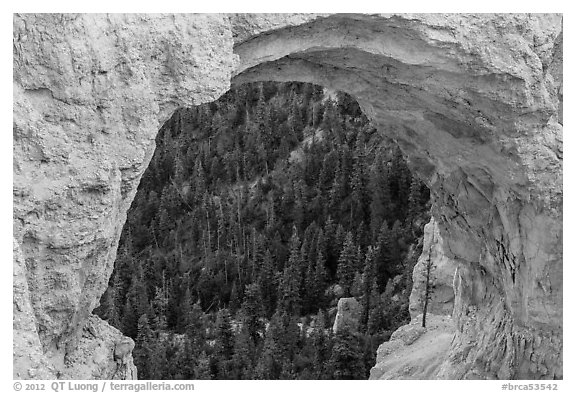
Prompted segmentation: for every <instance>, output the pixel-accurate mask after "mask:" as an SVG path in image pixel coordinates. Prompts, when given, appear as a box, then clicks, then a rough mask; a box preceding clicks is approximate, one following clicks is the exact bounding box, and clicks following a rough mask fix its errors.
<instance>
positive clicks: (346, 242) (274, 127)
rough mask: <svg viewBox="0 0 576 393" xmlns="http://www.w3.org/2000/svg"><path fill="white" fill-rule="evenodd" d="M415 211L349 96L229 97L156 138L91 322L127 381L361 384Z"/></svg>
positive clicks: (383, 333)
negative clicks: (102, 329) (129, 371)
mask: <svg viewBox="0 0 576 393" xmlns="http://www.w3.org/2000/svg"><path fill="white" fill-rule="evenodd" d="M428 201H429V192H428V189H427V188H426V187H425V186H424V184H423V183H422V182H421V181H420V180H419V179H417V178H415V177H414V176H413V175H412V174H411V173H410V171H409V169H408V167H407V165H406V162H405V161H404V158H403V156H402V154H401V152H400V150H399V149H398V147H397V146H396V144H395V143H394V142H393V141H392V140H390V139H388V138H386V137H384V136H383V135H382V134H381V133H379V132H377V131H376V130H375V129H374V127H373V126H372V125H371V123H370V122H369V121H368V119H367V118H366V117H365V116H364V114H363V113H362V112H361V110H360V108H359V106H358V104H357V103H356V102H355V101H354V100H353V99H352V98H351V97H350V96H349V95H347V94H344V93H341V92H335V91H330V90H328V89H325V88H322V87H320V86H317V85H312V84H307V83H295V82H292V83H276V82H266V83H250V84H245V85H239V86H236V87H234V88H232V89H231V90H230V91H228V92H227V93H225V94H224V95H223V96H222V97H220V98H219V99H218V100H216V101H214V102H212V103H209V104H202V105H200V106H197V107H192V108H188V109H180V110H178V111H176V112H175V114H174V115H173V116H172V117H171V118H170V119H169V120H168V121H167V122H166V123H165V124H164V126H163V127H162V128H161V130H160V132H159V133H158V135H157V137H156V150H155V153H154V155H153V157H152V160H151V162H150V164H149V165H148V168H147V170H146V171H145V173H144V175H143V177H142V180H141V181H140V184H139V187H138V191H137V193H136V196H135V198H134V201H133V202H132V205H131V208H130V209H129V211H128V214H127V220H126V224H125V226H124V228H123V231H122V236H121V238H120V242H119V251H118V254H117V258H116V261H115V266H114V271H113V273H112V276H111V278H110V282H109V285H108V288H107V290H106V292H105V293H104V295H103V297H102V299H101V300H100V306H99V307H98V308H97V309H96V310H95V313H96V314H97V315H98V316H99V317H101V318H102V319H103V320H105V321H107V322H108V323H110V324H111V325H112V326H114V327H116V328H118V329H119V330H121V331H122V333H123V334H125V335H127V336H129V337H131V338H132V339H134V341H135V343H136V347H135V349H134V352H133V353H134V359H135V365H136V366H137V368H138V375H139V378H142V379H151V378H152V379H174V378H176V379H204V378H208V379H212V378H214V379H230V378H232V379H236V378H240V379H252V378H258V379H260V378H265V379H286V378H290V375H292V377H294V378H297V379H309V378H313V379H334V378H337V379H338V378H346V379H367V378H368V376H369V372H370V369H371V368H372V367H374V365H375V358H376V350H377V348H378V346H379V344H381V343H382V342H384V341H386V340H388V339H389V337H390V334H391V333H392V332H393V331H394V330H396V329H397V328H398V327H400V326H401V325H403V324H406V323H408V322H409V320H410V316H409V310H408V306H409V303H410V300H409V297H410V294H411V291H410V288H411V286H412V271H413V268H414V265H415V264H416V262H417V259H418V257H419V254H420V251H421V250H422V238H423V229H424V225H425V224H426V223H427V222H428V221H429V208H430V206H429V202H428ZM418 295H420V294H418ZM343 304H347V305H349V304H352V306H354V307H352V311H353V312H352V311H349V312H348V313H346V312H344V311H343V310H341V308H342V307H343V306H342V305H343ZM420 311H421V310H420ZM294 329H296V331H300V333H299V335H301V336H302V337H301V338H298V337H292V336H293V333H294V332H293V331H292V330H294ZM332 331H334V333H331V332H332ZM224 333H226V334H227V336H225V335H224ZM245 335H247V336H245ZM285 335H287V336H290V337H292V339H291V340H288V341H286V338H285V337H284V336H285ZM226 337H228V340H229V341H230V340H231V342H228V344H233V346H234V348H229V350H230V351H231V353H230V354H228V355H226V353H223V352H222V351H221V349H222V348H221V345H224V344H226V342H225V341H226V340H224V338H226ZM313 343H315V344H313ZM242 345H244V346H246V345H247V348H250V351H249V352H248V353H246V354H245V359H244V362H240V361H239V359H238V357H239V356H240V355H241V354H242V353H243V352H241V351H242V348H244V347H243V346H242ZM340 346H343V348H346V350H347V351H349V352H350V353H351V354H352V356H353V359H352V358H349V359H347V360H346V361H345V359H344V358H340V357H342V356H344V352H342V353H341V352H339V351H343V350H342V349H341V347H340ZM166 348H172V350H170V351H169V352H166ZM270 351H272V352H270ZM232 352H233V353H234V355H232ZM269 352H270V353H269ZM271 353H274V357H275V358H277V359H276V360H274V361H273V362H272V360H269V359H268V358H267V356H269V355H270V354H271ZM321 354H322V355H321ZM320 355H321V356H323V359H324V360H322V359H319V358H317V356H320ZM227 356H228V357H227ZM230 356H231V357H230ZM158 358H161V359H164V360H165V364H164V365H163V366H159V365H158V360H157V359H158ZM198 359H202V361H200V360H198ZM267 359H268V360H267ZM281 359H284V360H281ZM202 362H208V363H209V364H210V369H209V370H206V369H205V365H204V363H202ZM181 363H190V367H188V368H187V369H185V370H183V369H180V368H179V366H178V364H181ZM201 363H202V364H201ZM328 364H329V365H330V366H327V365H328ZM284 369H290V370H292V371H291V374H290V375H288V374H285V373H281V372H280V370H284Z"/></svg>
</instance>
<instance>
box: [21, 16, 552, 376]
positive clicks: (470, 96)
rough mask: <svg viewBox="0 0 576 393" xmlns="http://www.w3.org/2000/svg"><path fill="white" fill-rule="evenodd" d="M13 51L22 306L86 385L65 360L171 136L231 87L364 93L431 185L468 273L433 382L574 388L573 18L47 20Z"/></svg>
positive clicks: (28, 21)
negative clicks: (175, 120)
mask: <svg viewBox="0 0 576 393" xmlns="http://www.w3.org/2000/svg"><path fill="white" fill-rule="evenodd" d="M13 40H14V46H13V47H14V49H13V50H14V81H13V82H14V83H13V86H14V126H13V140H14V234H15V239H16V243H17V246H18V248H19V249H20V250H21V252H22V256H23V260H24V261H25V263H24V264H22V269H21V270H18V271H16V270H15V272H16V273H18V274H17V276H18V277H17V278H18V279H16V278H15V292H16V290H17V289H16V284H17V283H21V284H22V285H20V286H19V287H18V288H20V289H18V290H21V295H22V298H23V299H26V301H28V302H29V304H30V307H31V310H33V312H32V314H33V315H32V314H29V315H30V316H31V318H32V321H33V323H34V326H35V327H36V329H35V331H30V332H29V333H30V334H31V335H32V336H33V335H34V334H37V335H38V342H39V343H40V346H41V349H40V350H41V352H43V353H44V354H45V356H46V358H47V359H48V362H52V364H54V365H56V366H55V367H56V368H59V370H60V369H62V368H63V367H64V368H65V369H66V370H68V371H66V370H64V371H66V372H70V370H74V369H75V367H76V366H75V365H74V362H72V363H70V362H68V363H67V364H65V365H64V366H60V364H61V363H59V362H58V361H56V360H55V359H63V358H67V359H75V357H74V352H75V351H77V348H78V343H79V341H80V339H81V336H82V331H83V329H84V327H85V326H86V325H87V323H88V315H89V314H90V312H91V310H92V309H93V308H94V307H95V305H96V303H97V302H98V299H99V297H100V295H101V293H102V292H103V291H104V289H105V286H106V281H107V279H108V277H109V275H110V273H111V270H112V263H113V261H114V258H115V253H116V247H117V242H118V238H119V235H120V231H121V228H122V225H123V223H124V221H125V218H126V211H127V209H128V207H129V205H130V203H131V201H132V199H133V197H134V193H135V191H136V187H137V185H138V182H139V180H140V177H141V175H142V173H143V171H144V170H145V168H146V166H147V164H148V162H149V160H150V158H151V155H152V153H153V149H154V136H155V134H156V132H157V131H158V129H159V128H160V126H161V124H162V123H163V122H164V121H165V120H166V119H167V118H168V117H169V116H170V114H171V113H172V112H173V111H174V109H175V108H177V107H179V106H186V105H195V104H199V103H201V102H207V101H210V100H213V99H215V98H216V97H217V96H219V95H220V94H222V93H223V92H224V91H225V90H226V89H227V88H228V86H229V83H230V79H231V78H232V82H233V83H243V82H246V81H255V80H300V81H306V82H314V83H318V84H322V85H325V86H326V87H329V88H331V89H339V90H344V91H346V92H348V93H350V94H352V95H353V96H355V97H356V98H357V99H358V101H359V103H360V104H361V106H362V108H363V110H364V111H365V113H366V114H367V115H368V116H369V117H370V118H371V119H372V120H373V121H374V122H375V124H376V125H377V126H378V128H379V130H381V131H382V132H385V133H387V134H389V135H390V136H392V137H393V138H395V139H397V140H398V142H399V143H400V146H401V148H402V149H403V151H404V152H405V153H406V154H407V155H408V156H409V159H410V163H411V166H412V168H413V169H414V170H415V171H416V172H417V173H418V174H419V176H421V178H422V179H423V180H424V181H425V182H426V183H427V184H428V185H429V186H430V188H431V193H432V198H433V202H434V208H433V215H434V217H435V218H436V220H437V222H438V227H439V231H440V233H441V234H442V237H443V239H444V245H445V252H446V254H447V255H448V256H449V257H451V258H454V259H457V260H458V261H460V262H461V263H462V268H460V269H459V270H458V275H457V279H456V284H457V285H456V295H455V310H454V319H455V324H456V339H455V340H454V342H453V343H452V344H451V347H450V349H449V352H448V360H447V361H446V362H445V364H444V365H443V367H442V368H441V369H439V370H437V371H435V372H434V373H433V375H432V374H431V377H442V378H560V377H562V361H561V356H559V354H560V355H561V352H562V330H561V329H562V297H561V296H562V154H563V150H562V97H563V94H562V86H563V82H562V16H561V15H539V14H531V15H513V14H506V15H488V14H486V15H439V14H434V15H370V16H367V15H333V16H315V15H153V16H151V15H33V14H32V15H15V16H14V37H13ZM22 278H23V279H22ZM24 281H25V284H26V285H23V284H24ZM15 301H16V300H15ZM15 330H16V328H15ZM35 332H36V333H35ZM27 334H28V333H27ZM35 340H36V339H34V340H33V341H35ZM495 344H496V345H495ZM18 351H19V354H20V355H24V356H25V355H26V354H25V352H26V349H21V348H20V347H19V348H18ZM15 352H16V345H15ZM16 356H17V355H16V354H15V364H16ZM21 371H22V372H21V373H20V374H18V377H19V378H34V376H31V375H30V374H29V373H28V371H27V370H21ZM57 371H58V370H57ZM60 372H62V371H60ZM16 373H17V370H16V368H15V375H16Z"/></svg>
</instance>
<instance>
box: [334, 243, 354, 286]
mask: <svg viewBox="0 0 576 393" xmlns="http://www.w3.org/2000/svg"><path fill="white" fill-rule="evenodd" d="M356 255H357V254H356V245H355V244H354V238H353V236H352V233H351V232H348V233H347V234H346V240H345V241H344V247H343V249H342V252H341V253H340V258H339V259H338V271H337V273H338V283H339V284H340V285H341V286H342V289H344V293H345V296H349V295H350V289H351V287H352V282H353V280H354V273H355V271H354V266H355V265H356Z"/></svg>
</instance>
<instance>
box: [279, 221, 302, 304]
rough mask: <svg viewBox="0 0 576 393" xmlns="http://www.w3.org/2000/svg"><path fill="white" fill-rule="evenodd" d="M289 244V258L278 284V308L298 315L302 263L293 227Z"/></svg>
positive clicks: (296, 235) (297, 239)
mask: <svg viewBox="0 0 576 393" xmlns="http://www.w3.org/2000/svg"><path fill="white" fill-rule="evenodd" d="M290 244H291V246H290V258H289V259H288V265H287V266H286V268H285V269H284V274H283V275H282V281H281V283H280V295H279V296H280V297H279V302H278V308H279V309H281V310H284V311H286V312H287V313H289V314H290V315H299V313H300V310H301V306H302V305H301V300H302V299H301V297H300V285H301V282H302V275H301V271H302V265H303V263H302V255H301V252H300V239H299V237H298V233H297V231H296V228H295V227H294V228H293V232H292V238H291V240H290Z"/></svg>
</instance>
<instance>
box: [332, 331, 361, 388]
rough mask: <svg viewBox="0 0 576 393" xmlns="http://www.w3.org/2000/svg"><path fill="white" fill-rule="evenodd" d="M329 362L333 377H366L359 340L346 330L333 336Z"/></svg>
mask: <svg viewBox="0 0 576 393" xmlns="http://www.w3.org/2000/svg"><path fill="white" fill-rule="evenodd" d="M330 363H331V366H332V368H333V378H334V379H366V375H365V374H366V371H365V369H364V359H363V352H362V349H361V347H360V340H359V338H358V336H356V335H354V334H352V333H350V332H348V331H346V330H343V331H342V332H339V333H338V334H337V335H336V336H335V337H334V346H333V347H332V355H331V357H330Z"/></svg>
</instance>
